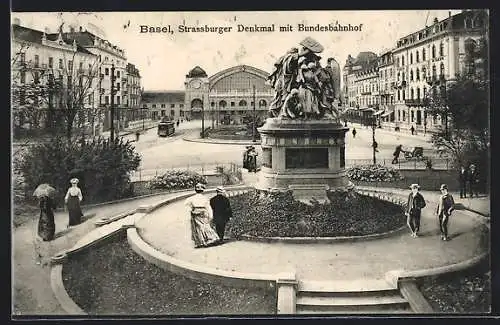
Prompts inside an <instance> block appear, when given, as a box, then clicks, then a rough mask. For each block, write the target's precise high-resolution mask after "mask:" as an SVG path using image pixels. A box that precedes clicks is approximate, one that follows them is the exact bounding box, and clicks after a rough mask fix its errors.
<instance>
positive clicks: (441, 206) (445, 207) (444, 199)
mask: <svg viewBox="0 0 500 325" xmlns="http://www.w3.org/2000/svg"><path fill="white" fill-rule="evenodd" d="M439 190H440V191H441V194H442V195H441V197H440V198H439V203H438V206H437V209H436V214H437V216H438V222H439V230H440V232H441V240H444V241H448V240H450V239H449V237H448V221H449V218H450V216H451V212H452V211H453V209H454V208H455V201H454V200H453V196H452V195H451V194H450V193H448V186H447V185H446V184H442V185H441V187H440V188H439Z"/></svg>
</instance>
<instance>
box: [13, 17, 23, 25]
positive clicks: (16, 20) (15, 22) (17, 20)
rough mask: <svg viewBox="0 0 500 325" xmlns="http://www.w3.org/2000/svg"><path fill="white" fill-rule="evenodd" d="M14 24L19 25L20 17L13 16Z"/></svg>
mask: <svg viewBox="0 0 500 325" xmlns="http://www.w3.org/2000/svg"><path fill="white" fill-rule="evenodd" d="M14 25H19V26H20V25H21V19H19V18H14Z"/></svg>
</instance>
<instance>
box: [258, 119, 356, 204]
mask: <svg viewBox="0 0 500 325" xmlns="http://www.w3.org/2000/svg"><path fill="white" fill-rule="evenodd" d="M258 130H259V132H260V135H261V140H262V141H261V146H262V168H261V172H260V176H259V181H258V184H257V188H259V189H261V190H292V191H293V193H294V196H295V197H296V199H298V200H301V201H304V200H305V201H309V200H311V199H313V198H314V199H316V200H318V201H320V202H322V201H326V200H328V199H327V198H326V191H329V190H330V191H331V190H346V189H348V188H350V187H351V186H352V184H351V183H350V182H349V180H348V179H347V178H346V176H345V134H346V132H347V131H348V130H349V128H346V127H343V126H342V125H341V124H339V123H338V122H336V121H333V120H326V119H325V120H298V119H286V118H268V119H267V120H266V123H265V124H264V125H263V126H262V127H261V128H259V129H258Z"/></svg>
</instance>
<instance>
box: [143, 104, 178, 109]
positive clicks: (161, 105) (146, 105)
mask: <svg viewBox="0 0 500 325" xmlns="http://www.w3.org/2000/svg"><path fill="white" fill-rule="evenodd" d="M142 107H143V108H148V104H143V105H142ZM160 107H161V108H165V107H166V104H160ZM151 108H156V104H152V105H151ZM170 108H175V104H170ZM179 108H184V104H179Z"/></svg>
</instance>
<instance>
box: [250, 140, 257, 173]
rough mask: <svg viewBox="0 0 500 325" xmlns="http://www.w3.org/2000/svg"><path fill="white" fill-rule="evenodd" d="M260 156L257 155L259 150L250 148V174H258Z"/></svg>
mask: <svg viewBox="0 0 500 325" xmlns="http://www.w3.org/2000/svg"><path fill="white" fill-rule="evenodd" d="M258 155H259V154H258V153H257V150H255V147H254V146H251V147H250V151H249V152H248V159H249V161H250V163H249V170H248V171H249V172H252V171H253V172H254V173H256V172H257V156H258Z"/></svg>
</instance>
